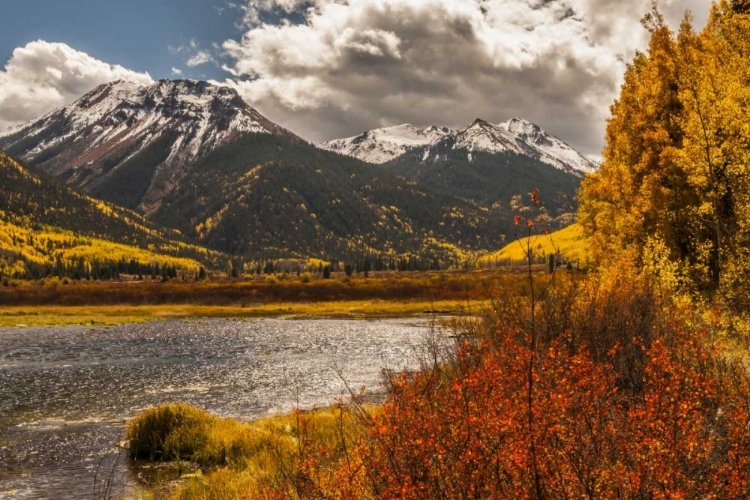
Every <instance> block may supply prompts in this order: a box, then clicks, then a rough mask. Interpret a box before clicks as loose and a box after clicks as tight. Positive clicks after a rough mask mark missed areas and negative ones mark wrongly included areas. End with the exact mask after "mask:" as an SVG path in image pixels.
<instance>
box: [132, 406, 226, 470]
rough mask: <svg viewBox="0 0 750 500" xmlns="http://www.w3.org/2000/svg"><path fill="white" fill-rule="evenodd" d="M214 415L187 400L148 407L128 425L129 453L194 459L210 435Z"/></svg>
mask: <svg viewBox="0 0 750 500" xmlns="http://www.w3.org/2000/svg"><path fill="white" fill-rule="evenodd" d="M214 422H215V418H214V417H212V416H211V415H209V414H208V413H206V412H204V411H202V410H199V409H197V408H193V407H191V406H188V405H184V404H165V405H161V406H157V407H156V408H152V409H150V410H146V411H145V412H143V413H141V414H139V415H138V416H137V417H136V418H134V419H133V420H132V421H131V422H130V424H129V425H128V430H127V436H128V440H129V442H130V457H131V458H134V459H146V460H152V461H154V460H182V459H185V460H191V459H193V457H194V455H195V454H196V452H197V451H198V450H200V449H201V448H202V447H203V445H204V444H205V443H206V441H207V439H208V429H209V427H210V426H211V425H212V424H214Z"/></svg>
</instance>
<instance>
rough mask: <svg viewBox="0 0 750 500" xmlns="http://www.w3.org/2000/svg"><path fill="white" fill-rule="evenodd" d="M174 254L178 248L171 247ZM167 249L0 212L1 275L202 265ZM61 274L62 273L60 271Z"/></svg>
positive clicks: (187, 268) (13, 275)
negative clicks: (29, 222) (30, 224)
mask: <svg viewBox="0 0 750 500" xmlns="http://www.w3.org/2000/svg"><path fill="white" fill-rule="evenodd" d="M171 250H172V252H169V253H175V251H176V250H177V249H176V248H174V249H171ZM168 251H169V249H168V248H161V247H154V248H153V249H152V250H145V249H142V248H138V247H134V246H130V245H124V244H120V243H113V242H111V241H106V240H102V239H99V238H89V237H85V236H81V235H77V234H75V233H73V232H71V231H63V230H61V229H58V228H54V227H50V226H47V227H44V228H42V229H40V230H32V229H29V228H24V227H21V226H17V225H15V224H12V223H10V222H5V221H3V220H2V213H1V212H0V275H2V276H10V277H20V276H27V275H28V271H30V270H31V268H37V269H45V270H47V271H48V272H41V273H40V274H39V275H40V276H42V275H46V274H51V273H53V272H54V270H55V268H56V267H64V268H66V269H69V270H71V272H70V273H64V274H65V275H67V274H70V275H72V274H73V273H74V272H75V271H73V269H77V268H80V269H77V270H78V272H79V273H81V274H84V275H89V274H90V273H91V272H92V268H93V267H96V266H107V267H108V268H112V269H114V268H116V267H117V265H118V264H121V263H122V265H128V264H130V265H131V266H132V264H131V263H135V262H137V263H138V264H139V266H138V272H141V271H142V270H144V269H146V268H151V269H156V267H157V266H158V267H159V268H175V269H180V270H188V271H197V270H198V269H200V266H201V264H200V263H199V262H198V261H196V260H193V259H188V258H181V257H173V256H171V255H167V252H168ZM58 274H61V273H58Z"/></svg>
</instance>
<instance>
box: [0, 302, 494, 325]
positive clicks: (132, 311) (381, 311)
mask: <svg viewBox="0 0 750 500" xmlns="http://www.w3.org/2000/svg"><path fill="white" fill-rule="evenodd" d="M486 306H487V302H486V301H474V302H465V301H459V300H441V301H437V302H432V301H425V300H417V301H405V302H403V301H396V300H394V301H385V300H361V301H335V302H304V303H294V302H280V303H271V304H259V305H253V306H247V307H242V306H193V305H182V304H180V305H153V306H151V305H149V306H38V307H32V306H26V307H0V327H17V326H62V325H99V326H111V325H119V324H125V323H144V322H149V321H159V320H164V319H171V318H257V317H279V316H291V317H294V318H340V319H347V318H353V319H357V318H389V317H410V316H424V315H429V314H433V313H435V312H437V313H439V314H454V315H461V314H474V313H476V312H477V311H479V310H482V309H483V308H484V307H486Z"/></svg>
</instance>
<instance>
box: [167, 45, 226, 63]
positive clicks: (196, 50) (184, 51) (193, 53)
mask: <svg viewBox="0 0 750 500" xmlns="http://www.w3.org/2000/svg"><path fill="white" fill-rule="evenodd" d="M168 48H169V53H170V54H173V55H182V56H187V59H186V60H185V64H187V65H188V66H190V67H191V68H192V67H195V66H200V65H201V64H206V63H209V62H215V59H214V56H213V55H212V54H211V52H209V51H207V50H203V49H201V48H200V44H199V43H198V42H197V41H195V39H191V40H190V43H188V44H187V45H180V46H178V47H173V46H171V45H169V46H168ZM217 48H218V46H217V45H216V44H213V50H214V51H215V50H216V49H217Z"/></svg>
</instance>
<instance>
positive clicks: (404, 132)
mask: <svg viewBox="0 0 750 500" xmlns="http://www.w3.org/2000/svg"><path fill="white" fill-rule="evenodd" d="M442 141H452V148H453V149H455V150H466V151H467V154H468V156H469V159H471V158H472V155H473V154H474V153H475V152H478V151H481V152H486V153H503V152H512V153H516V154H521V155H526V156H529V157H531V158H534V159H536V160H539V161H542V162H544V163H547V164H549V165H552V166H554V167H556V168H558V169H560V170H564V171H567V172H569V173H573V174H576V175H581V174H583V173H588V172H593V171H594V170H596V165H595V164H594V163H593V162H591V161H589V160H588V159H586V158H584V157H583V156H582V155H581V154H580V153H579V152H577V151H576V150H574V149H573V148H571V147H570V146H568V145H567V144H565V143H564V142H563V141H562V140H560V139H558V138H557V137H554V136H552V135H550V134H548V133H547V132H545V131H544V130H542V129H541V128H540V127H539V126H538V125H535V124H533V123H531V122H529V121H526V120H522V119H520V118H513V119H511V120H508V121H507V122H504V123H500V124H492V123H489V122H487V121H484V120H481V119H477V120H475V121H474V123H472V124H471V125H469V126H468V127H467V128H465V129H463V130H459V131H456V130H450V129H447V128H438V127H430V128H427V129H420V128H417V127H414V126H412V125H399V126H397V127H389V128H381V129H376V130H371V131H369V132H365V133H363V134H362V135H359V136H356V137H350V138H346V139H337V140H333V141H329V142H326V143H323V144H321V145H320V147H321V148H323V149H328V150H330V151H336V152H338V153H341V154H344V155H349V156H354V157H356V158H359V159H361V160H364V161H367V162H370V163H380V164H382V163H386V162H388V161H391V160H393V159H395V158H397V157H399V156H401V155H403V154H404V153H406V152H407V151H409V150H412V149H415V148H427V150H426V151H425V154H424V158H425V159H427V158H429V157H430V155H431V152H430V151H429V149H430V147H432V146H435V145H437V144H439V143H441V142H442Z"/></svg>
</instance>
